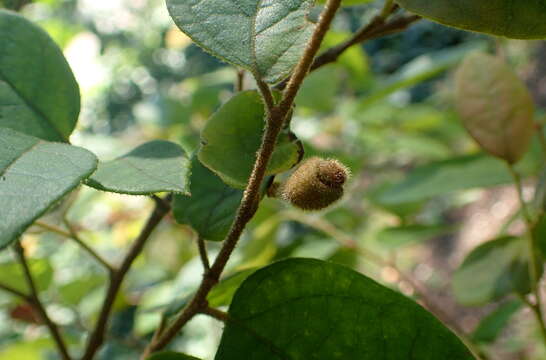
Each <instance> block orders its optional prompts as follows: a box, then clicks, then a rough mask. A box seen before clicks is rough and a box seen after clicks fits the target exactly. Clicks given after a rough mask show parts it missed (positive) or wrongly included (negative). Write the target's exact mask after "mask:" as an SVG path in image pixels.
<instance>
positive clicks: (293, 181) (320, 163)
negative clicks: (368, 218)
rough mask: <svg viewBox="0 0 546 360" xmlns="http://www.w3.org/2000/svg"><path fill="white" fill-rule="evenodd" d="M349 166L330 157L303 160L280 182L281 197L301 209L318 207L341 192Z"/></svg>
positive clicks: (334, 200) (329, 201) (328, 203)
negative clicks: (286, 178)
mask: <svg viewBox="0 0 546 360" xmlns="http://www.w3.org/2000/svg"><path fill="white" fill-rule="evenodd" d="M348 177H349V170H348V169H347V167H346V166H345V165H343V164H341V163H340V162H339V161H337V160H333V159H322V158H319V157H312V158H309V159H307V160H305V161H304V162H303V163H302V164H301V165H300V166H299V167H298V168H297V169H296V170H295V171H294V172H293V173H292V175H290V177H289V178H288V180H286V182H285V183H284V184H283V185H282V186H281V189H280V193H281V194H280V195H281V198H282V199H284V200H286V201H287V202H289V203H291V204H292V205H294V206H295V207H297V208H300V209H302V210H321V209H324V208H326V207H328V206H330V205H332V204H333V203H334V202H336V201H337V200H339V199H341V197H342V196H343V185H344V184H345V182H346V181H347V178H348Z"/></svg>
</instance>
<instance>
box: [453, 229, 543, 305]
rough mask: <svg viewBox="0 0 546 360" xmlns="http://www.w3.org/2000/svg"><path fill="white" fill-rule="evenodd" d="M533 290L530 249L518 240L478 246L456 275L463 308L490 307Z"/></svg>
mask: <svg viewBox="0 0 546 360" xmlns="http://www.w3.org/2000/svg"><path fill="white" fill-rule="evenodd" d="M539 273H542V271H540V272H539ZM530 288H531V287H530V281H529V251H528V247H527V244H526V242H525V240H524V239H520V238H516V237H510V236H507V237H503V238H499V239H496V240H492V241H488V242H486V243H484V244H482V245H480V246H478V247H477V248H475V249H474V250H472V252H470V254H469V255H468V256H467V257H466V258H465V260H464V261H463V263H462V264H461V266H460V267H459V268H458V269H457V270H456V271H455V274H454V275H453V292H454V295H455V298H456V299H457V301H458V302H459V303H461V304H463V305H482V304H487V303H489V302H491V301H493V300H498V299H500V298H502V297H504V296H506V295H508V294H511V293H514V292H518V293H521V294H526V293H528V292H529V291H530Z"/></svg>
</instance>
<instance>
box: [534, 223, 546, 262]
mask: <svg viewBox="0 0 546 360" xmlns="http://www.w3.org/2000/svg"><path fill="white" fill-rule="evenodd" d="M533 236H534V239H536V245H537V247H538V249H539V250H540V253H541V255H542V258H543V259H545V258H546V214H542V216H541V217H540V218H539V219H538V221H537V223H536V224H535V226H534V228H533Z"/></svg>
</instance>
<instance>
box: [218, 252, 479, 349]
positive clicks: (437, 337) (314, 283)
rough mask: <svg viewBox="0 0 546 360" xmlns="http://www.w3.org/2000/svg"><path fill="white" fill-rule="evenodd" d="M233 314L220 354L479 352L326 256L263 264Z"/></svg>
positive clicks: (236, 299) (240, 295) (245, 286)
mask: <svg viewBox="0 0 546 360" xmlns="http://www.w3.org/2000/svg"><path fill="white" fill-rule="evenodd" d="M229 316H230V319H231V320H229V321H228V323H227V326H226V328H225V330H224V334H223V336H222V340H221V342H220V347H219V349H218V352H217V354H216V358H215V359H216V360H239V359H241V354H244V358H245V359H246V360H280V359H283V360H293V359H294V360H295V359H315V360H322V359H324V360H332V359H358V360H367V359H373V360H377V359H389V360H400V359H419V360H427V359H430V360H437V359H442V360H450V359H451V360H464V359H472V358H473V357H472V355H471V354H470V352H469V351H468V350H467V349H466V347H465V346H464V345H463V344H462V343H461V341H460V340H459V339H458V338H457V337H456V336H455V335H454V334H452V333H451V332H450V331H449V330H448V329H447V328H445V327H444V326H443V325H442V324H441V323H440V322H439V321H438V320H436V319H435V318H434V317H433V316H432V315H431V314H430V313H428V312H427V311H425V310H424V309H423V308H422V307H420V306H419V305H417V304H416V303H415V302H413V301H411V300H409V299H408V298H406V297H404V296H403V295H401V294H399V293H396V292H394V291H393V290H390V289H388V288H386V287H384V286H382V285H380V284H378V283H376V282H375V281H373V280H371V279H369V278H367V277H365V276H364V275H361V274H359V273H357V272H355V271H353V270H351V269H349V268H346V267H344V266H341V265H336V264H333V263H328V262H323V261H319V260H313V259H289V260H285V261H281V262H278V263H275V264H273V265H270V266H268V267H266V268H263V269H261V270H258V271H257V272H255V273H254V274H253V275H251V276H250V277H249V278H248V279H246V281H245V282H244V283H243V285H241V287H240V288H239V289H238V290H237V293H236V294H235V297H234V298H233V302H232V303H231V306H230V308H229Z"/></svg>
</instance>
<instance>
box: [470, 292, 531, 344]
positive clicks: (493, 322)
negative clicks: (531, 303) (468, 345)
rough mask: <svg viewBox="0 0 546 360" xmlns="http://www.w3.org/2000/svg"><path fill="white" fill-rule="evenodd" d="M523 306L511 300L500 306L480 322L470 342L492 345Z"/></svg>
mask: <svg viewBox="0 0 546 360" xmlns="http://www.w3.org/2000/svg"><path fill="white" fill-rule="evenodd" d="M523 306H524V304H523V302H522V301H520V300H512V301H508V302H506V303H504V304H502V305H501V306H499V307H498V308H497V309H495V310H494V311H493V312H491V313H490V314H489V315H487V316H486V317H484V318H483V319H482V321H480V324H479V325H478V327H477V328H476V330H474V332H473V333H472V340H473V341H475V342H478V343H492V342H493V341H495V340H496V339H497V337H498V336H499V334H500V333H501V332H502V330H504V328H505V327H506V326H507V325H508V324H509V323H510V319H511V318H512V316H514V315H515V314H516V313H517V312H518V311H519V310H520V309H521V308H522V307H523Z"/></svg>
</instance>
